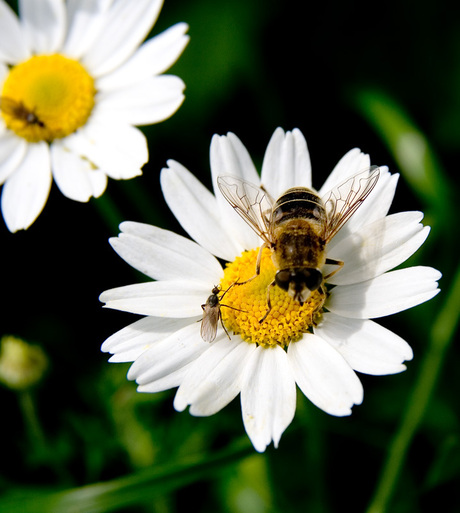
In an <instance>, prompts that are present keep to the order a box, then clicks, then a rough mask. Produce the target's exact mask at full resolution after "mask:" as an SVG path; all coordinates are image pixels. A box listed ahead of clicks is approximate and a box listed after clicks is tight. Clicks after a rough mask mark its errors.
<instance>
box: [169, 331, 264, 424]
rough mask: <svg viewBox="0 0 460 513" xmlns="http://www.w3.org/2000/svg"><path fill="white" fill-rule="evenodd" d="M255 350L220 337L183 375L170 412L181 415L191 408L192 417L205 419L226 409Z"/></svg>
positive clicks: (240, 342) (236, 393) (237, 339)
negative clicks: (204, 417)
mask: <svg viewBox="0 0 460 513" xmlns="http://www.w3.org/2000/svg"><path fill="white" fill-rule="evenodd" d="M255 349H256V346H255V344H248V343H247V342H243V341H242V340H241V339H240V338H239V337H236V336H234V337H232V339H231V340H228V338H227V336H226V335H225V334H222V335H221V336H220V339H216V341H215V342H214V343H212V344H211V345H210V347H209V349H208V350H207V351H206V352H204V353H203V354H202V355H201V356H200V357H199V358H198V360H197V361H196V362H195V363H194V364H193V366H192V367H191V368H190V370H189V371H188V372H187V375H186V376H185V378H184V380H183V381H182V383H181V385H180V387H179V389H178V390H177V393H176V397H175V399H174V408H175V409H176V410H178V411H183V410H184V409H185V408H186V407H187V406H188V405H191V406H190V413H191V414H192V415H197V416H208V415H214V413H217V412H218V411H220V410H221V409H222V408H224V407H225V406H227V404H228V403H230V402H231V401H232V400H233V399H234V398H235V397H236V396H237V395H238V394H239V393H240V390H241V382H242V374H243V371H244V368H245V364H246V362H247V361H248V358H249V356H250V355H251V353H252V352H253V351H254V350H255Z"/></svg>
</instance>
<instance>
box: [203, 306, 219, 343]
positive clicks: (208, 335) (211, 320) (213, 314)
mask: <svg viewBox="0 0 460 513" xmlns="http://www.w3.org/2000/svg"><path fill="white" fill-rule="evenodd" d="M203 310H204V313H203V320H202V321H201V338H202V339H203V340H204V341H205V342H212V341H213V340H214V339H215V338H216V333H217V323H218V322H219V316H220V307H219V305H217V306H209V305H205V307H204V308H203Z"/></svg>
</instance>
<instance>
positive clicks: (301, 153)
mask: <svg viewBox="0 0 460 513" xmlns="http://www.w3.org/2000/svg"><path fill="white" fill-rule="evenodd" d="M262 184H263V185H264V187H265V188H266V189H267V191H268V192H269V193H270V194H271V195H272V196H273V197H274V198H278V197H279V196H280V195H281V194H283V193H284V192H285V191H286V190H287V189H289V188H290V187H295V186H301V187H308V188H311V164H310V154H309V153H308V148H307V142H306V141H305V138H304V136H303V134H302V132H301V131H300V130H298V129H297V128H295V129H294V130H293V131H292V132H286V133H284V130H282V129H281V128H277V129H276V130H275V132H274V134H273V135H272V138H271V139H270V142H269V143H268V146H267V151H266V152H265V156H264V161H263V165H262Z"/></svg>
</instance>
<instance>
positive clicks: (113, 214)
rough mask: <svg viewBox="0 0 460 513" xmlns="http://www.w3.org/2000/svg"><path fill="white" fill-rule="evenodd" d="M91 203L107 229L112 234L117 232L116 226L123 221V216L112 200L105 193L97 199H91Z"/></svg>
mask: <svg viewBox="0 0 460 513" xmlns="http://www.w3.org/2000/svg"><path fill="white" fill-rule="evenodd" d="M91 203H92V204H93V205H94V206H95V207H96V209H97V210H98V211H99V214H100V216H101V218H102V219H103V221H104V222H105V224H106V226H107V228H108V229H109V231H110V232H111V233H112V234H115V233H117V232H118V226H119V225H120V223H121V222H122V221H124V218H123V215H122V213H121V211H120V210H119V209H118V207H117V206H116V205H115V203H114V202H113V201H112V199H111V198H110V197H109V195H108V193H107V192H106V193H105V194H103V195H102V196H100V197H99V198H93V200H92V201H91Z"/></svg>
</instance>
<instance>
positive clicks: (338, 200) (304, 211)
mask: <svg viewBox="0 0 460 513" xmlns="http://www.w3.org/2000/svg"><path fill="white" fill-rule="evenodd" d="M379 175H380V170H379V168H378V167H377V166H371V167H370V168H367V169H365V170H363V171H361V172H359V173H357V174H356V175H354V176H352V177H351V178H348V179H347V180H346V181H345V182H343V183H341V184H340V185H338V186H336V187H334V188H333V189H332V190H331V191H330V192H329V193H327V194H326V195H325V196H324V197H323V198H320V197H319V195H318V194H317V193H316V192H315V191H314V190H312V189H309V188H307V187H292V188H290V189H288V190H287V191H286V192H284V193H283V194H282V195H281V196H280V197H279V198H278V199H277V200H276V201H275V200H274V199H273V198H272V197H271V196H270V195H269V194H268V193H267V191H266V190H265V189H264V188H263V187H257V186H256V185H254V184H252V183H250V182H247V181H245V180H242V179H240V178H238V177H234V176H219V177H218V178H217V184H218V186H219V189H220V191H221V193H222V194H223V196H224V197H225V199H226V200H227V201H228V202H229V203H230V205H231V206H232V207H233V208H234V209H235V210H236V212H237V213H238V214H239V215H240V216H241V217H242V218H243V219H244V221H246V223H247V224H248V225H249V226H250V227H251V228H252V229H253V230H254V231H255V232H256V233H257V234H258V235H259V237H260V238H261V239H262V240H263V244H262V246H261V247H260V251H259V256H258V259H257V262H256V272H255V274H254V276H252V277H251V278H249V280H246V281H244V282H240V283H238V285H242V284H244V283H247V282H248V281H251V280H253V279H254V278H256V277H257V276H258V275H259V274H260V261H261V256H262V250H263V249H264V248H269V249H270V250H271V252H272V260H273V263H274V265H275V267H276V269H277V271H276V274H275V278H274V280H273V281H272V282H271V283H270V284H269V285H268V287H267V311H266V313H265V315H264V316H263V317H262V319H260V321H259V322H263V321H264V320H265V318H266V317H267V315H268V314H269V312H270V310H271V303H270V289H271V288H272V287H273V286H275V285H277V286H278V287H280V288H281V289H283V290H285V291H286V292H287V293H288V294H289V296H291V297H292V298H293V299H294V300H296V301H298V302H299V303H300V304H301V305H302V304H303V303H304V302H305V301H306V300H307V299H308V297H309V296H310V293H311V292H313V291H315V290H319V292H321V293H322V294H323V295H324V297H325V296H326V292H325V288H324V285H323V284H324V281H325V280H327V279H328V278H330V277H331V276H332V275H333V274H335V273H336V272H337V271H338V270H340V269H341V268H342V267H343V265H344V263H343V262H342V261H341V260H336V259H332V258H328V257H327V256H326V254H327V251H326V248H327V244H328V243H329V242H330V241H331V240H332V238H333V237H334V236H335V235H337V233H338V232H339V230H340V229H341V228H342V227H343V226H344V224H345V223H346V222H347V221H348V220H349V219H350V218H351V216H352V215H353V214H354V213H355V212H356V211H357V209H358V208H359V207H360V206H361V205H362V203H363V201H364V200H365V199H366V198H367V197H368V196H369V194H370V193H371V191H372V189H373V188H374V187H375V185H376V183H377V181H378V179H379ZM325 264H327V265H334V266H337V268H336V269H335V270H333V271H332V272H331V273H329V274H327V275H326V276H323V273H322V271H321V269H322V268H323V266H324V265H325Z"/></svg>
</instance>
